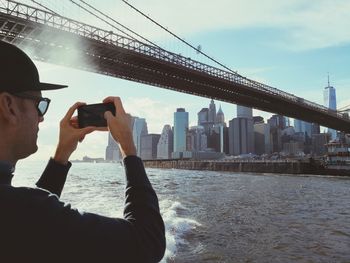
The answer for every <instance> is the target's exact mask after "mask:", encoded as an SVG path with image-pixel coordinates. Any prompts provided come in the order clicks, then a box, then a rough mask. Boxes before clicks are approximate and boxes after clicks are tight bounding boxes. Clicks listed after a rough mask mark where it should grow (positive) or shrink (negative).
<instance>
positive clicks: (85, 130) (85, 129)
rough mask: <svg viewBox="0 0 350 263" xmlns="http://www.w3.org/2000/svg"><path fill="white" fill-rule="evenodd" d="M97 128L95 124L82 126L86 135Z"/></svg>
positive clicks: (82, 130)
mask: <svg viewBox="0 0 350 263" xmlns="http://www.w3.org/2000/svg"><path fill="white" fill-rule="evenodd" d="M96 129H97V127H95V126H89V127H85V128H82V129H81V132H82V134H83V135H84V136H85V135H86V134H89V133H92V132H93V131H95V130H96Z"/></svg>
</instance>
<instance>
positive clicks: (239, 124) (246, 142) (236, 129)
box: [229, 118, 254, 155]
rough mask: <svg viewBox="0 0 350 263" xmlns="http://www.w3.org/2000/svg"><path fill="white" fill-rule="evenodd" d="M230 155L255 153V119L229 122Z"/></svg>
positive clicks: (236, 119) (235, 119)
mask: <svg viewBox="0 0 350 263" xmlns="http://www.w3.org/2000/svg"><path fill="white" fill-rule="evenodd" d="M229 153H230V154H231V155H241V154H249V153H254V126H253V118H233V119H232V120H231V121H230V122H229Z"/></svg>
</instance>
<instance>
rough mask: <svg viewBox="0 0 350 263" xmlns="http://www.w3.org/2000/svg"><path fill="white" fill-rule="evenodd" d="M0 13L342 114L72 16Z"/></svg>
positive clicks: (9, 8) (5, 3)
mask: <svg viewBox="0 0 350 263" xmlns="http://www.w3.org/2000/svg"><path fill="white" fill-rule="evenodd" d="M0 12H1V13H5V14H7V15H11V16H16V17H19V18H22V19H25V20H29V21H32V22H35V23H39V24H42V25H47V26H50V27H53V28H56V29H59V30H63V31H65V32H70V33H73V34H77V35H80V36H82V37H86V38H89V39H93V40H97V41H101V42H103V43H106V44H110V45H114V46H117V47H121V48H126V49H128V50H132V51H134V52H137V53H141V54H144V55H147V56H150V57H153V58H157V59H160V60H163V61H166V62H170V63H173V64H176V65H180V66H183V67H186V68H189V69H192V70H195V71H198V72H200V73H206V74H208V75H211V76H214V77H216V78H220V79H224V80H227V81H229V82H234V83H237V84H241V85H243V86H246V87H250V88H253V89H256V90H259V91H260V92H262V93H268V94H270V95H273V96H276V97H279V98H280V97H283V98H285V99H286V100H289V101H293V102H295V103H299V104H303V105H304V106H306V107H308V108H311V109H314V110H317V111H320V112H323V113H326V114H329V115H333V116H336V117H338V118H343V115H342V114H341V113H338V112H337V111H333V110H330V109H328V108H327V107H324V106H322V105H319V104H317V103H314V102H311V101H308V100H305V99H303V98H300V97H297V96H295V95H293V94H290V93H287V92H284V91H281V90H279V89H276V88H273V87H271V86H268V85H266V84H262V83H259V82H257V81H254V80H251V79H248V78H246V77H243V76H241V75H239V74H238V73H233V72H229V71H225V70H222V69H219V68H216V67H213V66H210V65H207V64H204V63H202V62H199V61H196V60H192V59H191V58H186V57H184V56H181V55H180V54H175V53H172V52H169V51H167V50H165V49H162V48H159V47H156V46H152V45H149V44H146V43H143V42H140V41H138V40H135V39H131V38H128V37H125V36H121V35H118V34H116V33H114V32H113V31H107V30H103V29H100V28H97V27H94V26H90V25H88V24H85V23H82V22H79V21H76V20H73V19H69V18H66V17H63V16H60V15H58V14H54V13H51V12H48V11H46V10H42V9H39V8H35V7H32V6H29V5H26V4H22V3H18V2H16V1H12V0H0ZM0 30H1V29H0ZM0 32H1V31H0Z"/></svg>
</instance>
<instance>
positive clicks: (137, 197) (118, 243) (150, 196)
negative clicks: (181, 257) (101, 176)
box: [0, 41, 165, 263]
mask: <svg viewBox="0 0 350 263" xmlns="http://www.w3.org/2000/svg"><path fill="white" fill-rule="evenodd" d="M0 64H1V66H0V67H1V68H0V69H1V70H0V138H1V139H0V262H1V263H2V262H4V263H7V262H9V263H12V262H157V261H160V260H161V258H162V257H163V255H164V251H165V231H164V223H163V220H162V217H161V215H160V213H159V205H158V199H157V196H156V194H155V192H154V190H153V188H152V186H151V184H150V182H149V180H148V178H147V175H146V173H145V170H144V167H143V164H142V161H141V159H140V158H138V157H136V150H135V145H134V143H133V140H132V132H131V128H130V125H129V124H130V115H128V114H126V113H125V111H124V109H123V106H122V103H121V101H120V99H119V98H118V97H108V98H106V99H105V100H104V102H113V103H114V104H115V107H116V112H117V114H116V116H114V115H112V113H111V112H106V113H105V118H106V119H107V123H108V130H109V131H110V132H111V134H112V136H113V137H114V139H115V140H116V141H118V142H119V147H120V150H121V153H122V155H123V157H124V159H123V163H124V167H125V172H126V200H125V208H124V219H114V218H108V217H104V216H100V215H96V214H91V213H79V212H78V211H77V210H75V209H72V208H71V207H70V205H67V204H64V203H63V202H61V201H60V200H59V196H60V194H61V191H62V189H63V185H64V183H65V180H66V176H67V174H68V170H69V168H70V166H71V163H70V162H69V161H68V159H69V157H70V155H71V154H72V153H73V152H74V150H75V149H76V147H77V145H78V142H79V141H82V140H83V139H84V137H85V135H87V134H89V133H91V132H93V131H95V130H97V129H98V128H96V127H86V128H83V129H80V128H79V127H78V125H77V119H76V118H75V117H72V116H73V114H74V111H75V110H76V109H77V108H78V107H79V106H81V105H82V104H83V103H76V104H74V105H73V106H72V107H71V108H70V109H69V110H68V112H67V114H66V116H65V117H64V118H63V119H62V121H61V122H60V134H59V142H58V145H57V149H56V152H55V155H54V157H53V158H51V159H50V161H49V162H48V165H47V167H46V169H45V171H44V172H43V174H42V176H41V178H40V179H39V181H38V182H37V186H38V188H25V187H13V186H11V179H12V176H13V172H14V167H15V165H16V163H17V161H18V160H20V159H23V158H26V157H28V156H29V155H31V154H33V153H34V152H36V151H37V144H36V141H37V133H38V131H39V128H38V126H39V123H40V122H42V121H43V120H44V114H45V113H46V111H47V109H48V106H49V102H50V100H49V99H46V98H42V97H41V90H51V89H59V88H63V87H65V86H62V85H54V84H48V83H40V81H39V75H38V71H37V69H36V67H35V65H34V63H33V62H32V61H31V60H30V58H29V57H28V56H27V55H26V54H25V53H24V52H23V51H21V50H20V49H19V48H17V47H15V46H13V45H11V44H8V43H5V42H2V41H0ZM105 130H107V129H105Z"/></svg>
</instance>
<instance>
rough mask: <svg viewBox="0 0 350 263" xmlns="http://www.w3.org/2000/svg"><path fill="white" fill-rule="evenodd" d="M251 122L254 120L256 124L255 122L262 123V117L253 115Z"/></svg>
mask: <svg viewBox="0 0 350 263" xmlns="http://www.w3.org/2000/svg"><path fill="white" fill-rule="evenodd" d="M253 122H254V124H257V123H264V118H263V117H261V116H254V117H253Z"/></svg>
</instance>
